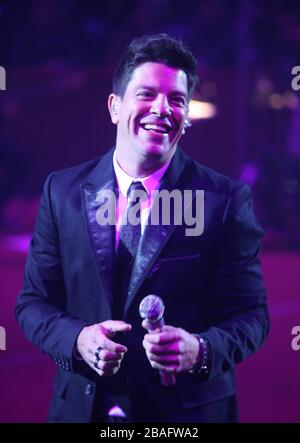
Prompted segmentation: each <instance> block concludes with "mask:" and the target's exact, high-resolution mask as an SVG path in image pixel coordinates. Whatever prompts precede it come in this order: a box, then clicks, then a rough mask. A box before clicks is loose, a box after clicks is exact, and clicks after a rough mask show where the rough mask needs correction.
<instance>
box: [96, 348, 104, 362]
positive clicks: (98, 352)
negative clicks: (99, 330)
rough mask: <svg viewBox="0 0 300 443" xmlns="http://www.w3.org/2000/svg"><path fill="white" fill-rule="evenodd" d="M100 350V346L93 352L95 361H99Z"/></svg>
mask: <svg viewBox="0 0 300 443" xmlns="http://www.w3.org/2000/svg"><path fill="white" fill-rule="evenodd" d="M101 350H102V348H101V346H98V348H97V349H96V351H95V357H96V359H97V360H100V352H101Z"/></svg>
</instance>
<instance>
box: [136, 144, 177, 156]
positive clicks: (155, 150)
mask: <svg viewBox="0 0 300 443" xmlns="http://www.w3.org/2000/svg"><path fill="white" fill-rule="evenodd" d="M170 150H171V149H170V147H168V148H166V147H164V146H161V145H150V146H146V147H144V149H143V151H144V155H145V157H147V158H157V159H159V158H162V157H165V156H167V155H168V152H170Z"/></svg>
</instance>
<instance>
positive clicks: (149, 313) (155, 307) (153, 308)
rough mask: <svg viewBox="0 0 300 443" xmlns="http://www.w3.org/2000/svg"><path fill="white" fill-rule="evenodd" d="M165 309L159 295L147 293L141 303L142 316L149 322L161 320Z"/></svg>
mask: <svg viewBox="0 0 300 443" xmlns="http://www.w3.org/2000/svg"><path fill="white" fill-rule="evenodd" d="M164 310H165V305H164V302H163V301H162V299H161V298H160V297H158V296H157V295H153V294H151V295H147V297H145V298H143V300H142V301H141V303H140V307H139V312H140V316H141V317H142V318H144V319H146V320H147V321H148V322H150V323H153V322H157V321H159V320H160V319H161V318H162V316H163V314H164Z"/></svg>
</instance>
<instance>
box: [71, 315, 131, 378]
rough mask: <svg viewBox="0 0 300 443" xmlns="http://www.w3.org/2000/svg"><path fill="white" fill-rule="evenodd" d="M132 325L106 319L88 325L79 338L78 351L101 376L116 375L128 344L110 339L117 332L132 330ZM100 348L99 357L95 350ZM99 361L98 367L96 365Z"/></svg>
mask: <svg viewBox="0 0 300 443" xmlns="http://www.w3.org/2000/svg"><path fill="white" fill-rule="evenodd" d="M130 329H131V325H130V324H129V323H125V322H124V321H122V320H106V321H104V322H102V323H97V324H95V325H91V326H86V327H85V328H83V329H82V331H81V332H80V334H79V335H78V338H77V351H78V353H79V354H80V355H81V357H82V358H83V360H84V361H85V362H86V363H87V364H88V365H89V366H90V367H91V368H92V369H94V371H96V372H97V373H98V374H99V375H100V376H101V377H110V376H112V375H114V374H115V373H116V372H117V371H118V370H119V368H120V366H121V361H122V359H123V357H124V354H125V352H127V348H126V346H123V345H121V344H119V343H115V342H114V341H112V340H110V338H112V337H113V336H114V335H115V334H116V333H117V332H126V331H130ZM98 348H101V349H99V350H98V359H97V358H96V354H95V352H96V351H97V349H98ZM95 363H97V367H96V366H95Z"/></svg>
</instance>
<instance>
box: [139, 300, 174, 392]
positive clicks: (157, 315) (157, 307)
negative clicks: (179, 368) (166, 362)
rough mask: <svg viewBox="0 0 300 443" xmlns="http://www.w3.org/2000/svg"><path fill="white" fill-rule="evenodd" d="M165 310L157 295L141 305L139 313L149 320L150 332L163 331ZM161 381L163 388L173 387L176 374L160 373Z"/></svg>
mask: <svg viewBox="0 0 300 443" xmlns="http://www.w3.org/2000/svg"><path fill="white" fill-rule="evenodd" d="M164 310H165V305H164V302H163V301H162V299H161V298H160V297H158V296H157V295H153V294H151V295H147V297H145V298H143V300H142V301H141V303H140V307H139V312H140V316H141V317H142V318H143V319H145V320H147V323H148V332H151V331H154V330H155V329H161V328H162V327H163V326H164V324H165V322H164V319H163V314H164ZM159 374H160V381H161V384H162V385H163V386H171V385H174V384H175V383H176V377H175V374H173V373H172V372H167V371H163V370H162V371H159Z"/></svg>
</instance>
